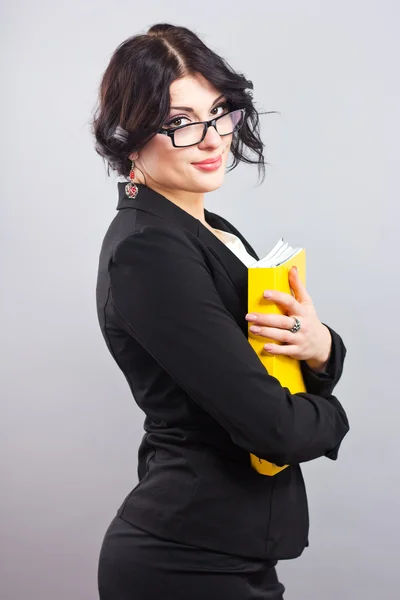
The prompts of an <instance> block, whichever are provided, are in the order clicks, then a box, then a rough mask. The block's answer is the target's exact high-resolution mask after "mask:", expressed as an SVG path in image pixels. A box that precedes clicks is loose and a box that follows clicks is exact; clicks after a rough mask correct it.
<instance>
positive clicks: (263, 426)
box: [93, 24, 349, 600]
mask: <svg viewBox="0 0 400 600" xmlns="http://www.w3.org/2000/svg"><path fill="white" fill-rule="evenodd" d="M252 87H253V86H252V83H251V81H248V80H246V79H245V78H244V76H243V75H240V74H237V73H235V72H234V71H233V70H232V69H231V68H230V67H229V66H228V65H227V63H226V62H225V61H224V60H223V59H222V58H220V57H219V56H217V55H216V54H215V53H214V52H213V51H212V50H210V49H209V48H207V46H205V45H204V44H203V43H202V42H201V41H200V39H199V38H198V37H197V36H196V35H195V34H194V33H193V32H191V31H190V30H188V29H186V28H184V27H176V26H173V25H168V24H158V25H154V26H153V27H151V29H150V30H149V31H148V32H147V34H146V35H138V36H134V37H132V38H130V39H128V40H126V41H125V42H124V43H122V44H121V45H120V46H119V47H118V48H117V50H116V51H115V53H114V54H113V56H112V58H111V60H110V63H109V65H108V67H107V69H106V71H105V73H104V76H103V79H102V82H101V87H100V106H99V110H98V112H97V114H96V116H95V118H94V122H93V128H94V129H93V130H94V135H95V138H96V150H97V152H98V153H99V154H100V155H101V156H103V157H104V158H105V160H106V161H107V163H108V165H109V166H111V168H112V169H114V170H115V171H116V172H117V173H118V174H119V175H121V176H123V177H124V178H125V182H124V181H122V182H118V193H119V197H118V204H117V210H118V212H117V215H116V216H115V218H114V219H113V221H112V223H111V224H110V226H109V228H108V231H107V233H106V235H105V237H104V241H103V244H102V248H101V252H100V260H99V271H98V281H97V290H96V293H97V309H98V317H99V322H100V326H101V329H102V333H103V335H104V339H105V341H106V344H107V346H108V348H109V350H110V352H111V354H112V356H113V357H114V359H115V360H116V362H117V364H118V365H119V367H120V369H121V370H122V372H123V373H124V376H125V377H126V379H127V381H128V384H129V386H130V388H131V390H132V394H133V396H134V399H135V401H136V402H137V404H138V406H139V407H140V408H141V409H142V410H143V412H144V413H145V415H146V416H145V421H144V429H145V431H146V433H145V435H144V437H143V440H142V443H141V445H140V447H139V452H138V479H139V482H138V483H137V485H136V486H135V487H134V488H133V490H132V491H131V492H130V493H129V494H128V496H127V497H126V498H125V500H124V501H123V503H122V505H121V506H120V508H119V509H118V511H117V514H116V515H115V516H114V518H113V519H112V521H111V523H110V525H109V527H108V529H107V531H106V534H105V537H104V540H103V544H102V548H101V552H100V557H99V569H98V584H99V593H100V598H101V600H122V599H124V600H128V599H135V600H153V599H156V598H157V600H158V599H159V598H163V599H174V600H188V599H189V598H190V600H200V599H201V600H203V599H204V598H207V599H208V600H214V599H218V600H220V599H221V598H225V597H226V598H229V599H230V600H245V599H246V600H256V599H258V598H259V599H261V598H262V599H266V598H270V599H274V600H278V599H281V598H283V592H284V590H285V588H284V586H283V584H282V583H280V582H279V581H278V578H277V573H276V564H277V562H278V560H280V559H290V558H295V557H297V556H300V554H301V553H302V552H303V550H304V548H305V547H306V546H307V545H308V526H309V522H308V508H307V498H306V491H305V487H304V481H303V477H302V474H301V469H300V465H299V463H301V462H305V461H307V460H312V459H315V458H318V457H320V456H328V457H329V458H331V459H333V460H335V459H336V458H337V455H338V450H339V446H340V444H341V441H342V439H343V437H344V436H345V435H346V433H347V431H348V430H349V425H348V420H347V417H346V413H345V411H344V409H343V407H342V406H341V404H340V402H339V401H338V400H337V398H335V397H334V396H333V395H332V391H333V388H334V386H335V385H336V383H337V382H338V381H339V379H340V376H341V373H342V369H343V361H344V357H345V354H346V348H345V346H344V344H343V341H342V340H341V338H340V336H339V335H338V334H337V333H336V332H335V331H333V330H332V329H331V328H330V327H328V326H327V325H325V324H323V323H321V322H320V321H319V319H318V317H317V315H316V312H315V309H314V307H313V304H312V301H311V298H310V297H309V295H308V294H307V291H306V290H305V288H304V287H303V286H302V284H301V282H300V281H299V279H298V278H297V276H296V273H295V272H293V271H291V272H290V275H289V277H290V283H291V287H292V289H293V291H294V293H295V297H293V296H292V295H289V294H279V293H277V292H274V291H273V292H272V293H273V297H272V300H273V301H275V302H277V303H280V304H281V306H284V307H285V309H286V314H285V315H266V314H263V313H258V315H256V316H257V317H258V318H257V319H256V321H257V324H258V325H260V326H261V331H259V332H258V335H261V336H266V337H270V338H272V339H274V340H276V341H277V342H284V343H283V344H273V346H274V348H273V349H272V350H271V351H272V352H275V353H276V354H278V353H285V354H288V355H290V356H294V357H295V358H297V359H299V360H300V361H301V368H302V373H303V377H304V382H305V384H306V389H307V392H306V393H300V394H294V395H293V394H290V393H289V390H288V389H287V388H283V387H282V386H281V385H280V383H279V382H278V380H277V379H275V378H274V377H271V376H270V375H269V374H268V372H267V371H266V369H265V368H264V366H263V364H262V362H261V361H260V360H259V358H258V356H257V354H256V353H255V352H254V350H253V349H252V347H251V345H250V344H249V342H248V339H247V336H248V328H249V323H251V322H254V323H255V321H254V318H253V317H252V316H250V315H246V310H247V266H248V265H249V264H250V263H251V262H254V260H256V259H258V258H259V257H258V256H257V254H256V252H255V251H254V249H253V248H252V247H251V246H250V244H249V243H248V242H247V240H246V239H245V238H244V237H243V235H242V234H241V233H240V232H239V231H238V230H237V229H236V228H235V227H234V226H233V225H232V224H231V223H229V221H227V219H225V218H223V217H222V216H220V215H217V214H215V213H212V212H210V211H208V210H207V209H205V208H204V194H205V193H206V192H211V191H213V190H215V189H218V188H219V187H220V186H221V185H222V183H223V179H224V172H225V167H226V164H227V161H228V155H229V153H231V154H232V156H233V159H234V160H233V166H232V167H231V168H235V167H236V166H237V164H238V163H239V162H240V161H244V162H252V163H256V164H258V166H259V169H265V167H264V158H263V153H262V149H263V143H262V142H261V140H260V137H259V132H258V114H257V111H256V110H255V108H254V105H253V103H252V99H251V98H252V97H251V92H249V91H247V90H249V89H251V88H252ZM246 149H249V150H252V151H253V152H254V153H255V154H256V157H257V158H256V160H255V161H254V160H251V159H250V158H249V157H247V156H245V153H244V151H245V150H246ZM204 161H206V163H204ZM128 178H129V182H128V183H127V179H128ZM294 323H295V324H297V326H294ZM298 325H300V331H298ZM250 453H253V454H255V455H256V456H258V457H260V458H264V459H265V460H268V461H270V462H273V463H275V464H277V465H280V466H282V465H285V464H288V465H290V466H289V467H287V468H285V469H283V470H281V471H280V472H279V473H278V474H277V475H275V476H264V475H261V474H260V473H258V472H257V471H256V470H255V469H253V468H252V466H251V465H250Z"/></svg>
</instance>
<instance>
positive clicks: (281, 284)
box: [248, 238, 307, 476]
mask: <svg viewBox="0 0 400 600" xmlns="http://www.w3.org/2000/svg"><path fill="white" fill-rule="evenodd" d="M292 266H296V267H297V270H298V274H299V277H300V280H301V281H302V282H303V284H304V285H306V252H305V249H304V248H292V247H291V246H289V245H288V244H287V243H286V242H284V240H283V238H281V239H280V240H279V241H278V242H277V244H276V245H275V246H274V247H273V248H272V250H271V252H269V253H268V254H267V255H266V256H264V258H261V259H260V260H258V261H255V262H254V263H253V264H250V266H249V267H248V312H249V313H254V312H255V313H276V314H286V313H285V312H284V311H283V310H282V309H281V308H280V307H279V306H278V305H277V304H275V303H274V302H273V301H272V300H267V299H266V298H264V297H263V292H264V290H269V289H271V290H279V291H281V292H286V293H287V294H292V291H291V288H290V285H289V270H290V269H291V268H292ZM292 295H293V294H292ZM293 324H294V321H293ZM250 325H251V323H249V326H250ZM248 340H249V343H250V344H251V346H252V347H253V349H254V351H255V352H256V353H257V355H258V357H259V359H260V360H261V362H262V363H263V365H264V366H265V368H266V369H267V371H268V373H269V374H270V375H272V376H273V377H276V378H277V379H278V380H279V381H280V383H281V385H282V386H283V387H287V388H288V389H289V391H290V392H291V393H292V394H295V393H297V392H306V391H307V390H306V388H305V385H304V381H303V376H302V373H301V369H300V361H299V360H297V359H294V358H293V357H291V356H285V355H272V354H268V352H267V351H266V350H264V344H266V343H268V342H269V343H271V342H272V343H275V344H280V343H281V342H279V341H277V340H273V339H271V338H266V337H263V336H260V335H257V334H253V333H252V332H251V331H250V330H249V332H248ZM250 459H251V461H250V462H251V466H252V467H253V468H254V469H255V470H256V471H258V472H259V473H260V474H261V475H269V476H272V475H276V474H277V473H279V472H280V471H282V470H283V469H286V468H287V467H288V466H289V465H284V466H278V465H276V464H274V463H271V462H269V461H267V460H264V459H261V458H258V457H257V456H255V455H254V454H250Z"/></svg>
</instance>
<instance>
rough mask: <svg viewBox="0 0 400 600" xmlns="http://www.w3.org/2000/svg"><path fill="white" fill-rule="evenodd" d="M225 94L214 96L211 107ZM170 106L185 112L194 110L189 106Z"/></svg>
mask: <svg viewBox="0 0 400 600" xmlns="http://www.w3.org/2000/svg"><path fill="white" fill-rule="evenodd" d="M224 96H225V94H221V95H220V96H218V98H215V100H214V102H213V103H212V104H211V108H212V107H213V106H214V104H215V103H216V102H218V100H221V98H223V97H224ZM170 108H176V109H178V110H186V112H194V111H193V108H190V106H171V107H170Z"/></svg>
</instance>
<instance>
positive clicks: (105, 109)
mask: <svg viewBox="0 0 400 600" xmlns="http://www.w3.org/2000/svg"><path fill="white" fill-rule="evenodd" d="M196 73H200V74H201V75H203V76H204V77H205V78H206V79H207V80H208V81H209V82H210V83H212V84H213V85H214V87H215V88H216V89H217V90H220V91H221V93H224V94H226V97H227V100H228V105H229V106H230V109H231V110H235V109H237V108H244V109H245V115H246V116H245V121H244V124H243V126H242V127H241V128H240V129H239V130H238V131H236V132H234V133H233V136H232V144H231V148H230V151H231V153H232V155H233V163H232V165H231V166H230V167H229V169H228V171H231V170H232V169H234V168H235V167H236V166H237V165H238V164H239V162H241V161H243V162H245V163H251V164H257V165H258V174H259V175H260V172H261V171H262V174H263V180H264V178H265V162H266V161H265V159H264V155H263V148H264V144H263V142H262V141H261V138H260V131H259V114H265V113H259V112H257V110H256V109H255V107H254V104H253V101H252V97H253V95H252V92H251V91H247V90H252V89H253V87H254V86H253V83H252V82H251V81H249V80H248V79H246V78H245V76H244V75H243V74H240V73H236V72H235V71H234V70H233V69H232V68H231V67H230V65H229V64H228V63H227V62H226V60H225V59H223V58H221V57H220V56H218V54H216V53H215V52H213V50H211V49H210V48H208V47H207V46H206V45H205V44H204V43H203V42H202V41H201V40H200V38H199V37H198V36H197V35H196V34H195V33H194V32H193V31H191V30H190V29H187V28H186V27H179V26H176V25H170V24H168V23H158V24H155V25H153V26H152V27H151V28H150V29H149V30H148V31H147V33H146V34H139V35H135V36H132V37H130V38H128V39H127V40H125V41H124V42H122V43H121V44H120V45H119V46H118V47H117V49H116V50H115V52H114V53H113V55H112V57H111V59H110V62H109V64H108V66H107V68H106V70H105V72H104V74H103V77H102V80H101V83H100V88H99V100H98V101H99V104H98V107H97V108H96V111H95V114H94V117H93V120H92V121H91V130H92V133H93V135H94V138H95V149H96V152H97V153H98V154H99V155H100V156H101V157H102V158H103V160H105V161H106V162H107V163H108V167H107V173H108V176H109V175H110V167H111V169H113V170H115V171H117V172H118V174H119V175H122V176H124V177H126V178H128V177H129V171H130V167H131V160H130V159H129V155H130V154H131V153H132V152H138V151H140V150H141V149H142V148H143V146H144V145H145V144H146V143H147V142H148V141H149V140H150V139H151V138H152V137H153V136H154V135H156V132H157V130H158V129H159V128H160V127H162V125H163V123H164V122H165V120H166V119H167V117H168V114H169V110H170V89H169V88H170V85H171V83H172V82H173V81H175V80H177V79H180V78H182V77H185V76H187V75H191V76H193V75H195V74H196ZM269 112H271V113H273V112H277V111H269ZM245 148H247V149H249V150H251V151H253V152H254V153H255V154H256V159H255V160H252V159H251V158H249V157H248V156H245V154H244V149H245ZM267 164H268V163H267Z"/></svg>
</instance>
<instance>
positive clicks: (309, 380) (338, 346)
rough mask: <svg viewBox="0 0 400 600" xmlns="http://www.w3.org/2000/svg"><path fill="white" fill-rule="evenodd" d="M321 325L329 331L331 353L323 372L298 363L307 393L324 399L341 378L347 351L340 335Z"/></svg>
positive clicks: (303, 361)
mask: <svg viewBox="0 0 400 600" xmlns="http://www.w3.org/2000/svg"><path fill="white" fill-rule="evenodd" d="M323 325H325V326H326V327H327V328H328V329H329V332H330V334H331V338H332V346H331V353H330V355H329V359H328V363H327V365H326V367H325V371H323V372H318V371H314V370H313V369H311V368H310V367H309V366H308V364H307V363H306V361H305V360H301V361H300V368H301V372H302V375H303V380H304V384H305V386H306V390H307V392H311V393H312V394H317V395H318V396H324V397H325V398H326V397H329V396H330V395H331V394H332V392H333V390H334V388H335V386H336V384H337V383H338V382H339V380H340V378H341V376H342V373H343V365H344V359H345V356H346V354H347V349H346V346H345V345H344V343H343V340H342V338H341V337H340V335H339V334H338V333H337V332H336V331H335V330H334V329H332V327H329V325H327V324H326V323H323Z"/></svg>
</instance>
